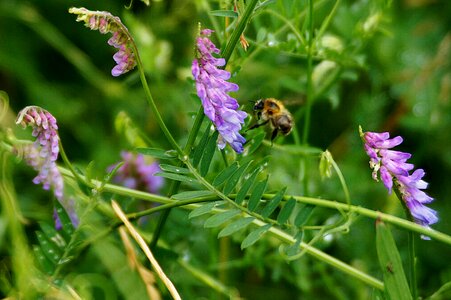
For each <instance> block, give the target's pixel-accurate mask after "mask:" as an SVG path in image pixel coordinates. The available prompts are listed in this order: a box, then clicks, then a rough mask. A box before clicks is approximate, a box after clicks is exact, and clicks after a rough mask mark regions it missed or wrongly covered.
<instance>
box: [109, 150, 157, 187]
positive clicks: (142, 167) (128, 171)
mask: <svg viewBox="0 0 451 300" xmlns="http://www.w3.org/2000/svg"><path fill="white" fill-rule="evenodd" d="M121 157H122V160H123V162H124V164H123V165H122V166H121V167H120V168H119V170H117V172H116V174H115V176H114V178H113V182H115V183H119V184H122V185H123V186H125V187H128V188H130V189H137V190H142V191H147V192H149V193H157V192H158V191H159V190H160V188H161V187H162V186H163V183H164V179H163V177H160V176H155V175H154V174H155V173H157V172H159V171H160V167H159V165H158V163H157V162H153V163H150V164H149V163H147V162H146V161H145V157H144V155H142V154H137V155H136V154H133V153H131V152H127V151H123V152H122V153H121ZM115 166H116V165H112V166H110V167H109V168H108V171H112V170H113V169H114V167H115Z"/></svg>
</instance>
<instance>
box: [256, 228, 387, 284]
mask: <svg viewBox="0 0 451 300" xmlns="http://www.w3.org/2000/svg"><path fill="white" fill-rule="evenodd" d="M254 223H255V224H257V225H258V226H264V225H266V224H265V223H263V222H261V221H258V220H255V221H254ZM269 232H270V233H271V234H272V235H274V236H276V237H277V238H278V239H280V240H282V241H284V242H286V243H289V244H294V243H295V242H296V240H295V239H294V238H293V237H292V236H291V235H288V234H287V233H285V232H283V231H282V230H280V229H278V228H275V227H271V228H270V229H269ZM299 247H300V248H301V249H302V250H304V251H305V252H306V253H308V254H310V255H311V256H313V257H315V258H317V259H318V260H320V261H322V262H325V263H327V264H330V265H331V266H333V267H335V268H337V269H339V270H340V271H342V272H344V273H346V274H348V275H351V276H353V277H354V278H357V279H359V280H361V281H363V282H365V283H366V284H368V285H370V286H372V287H374V288H376V289H379V290H384V284H383V283H382V282H381V281H380V280H378V279H376V278H374V277H372V276H370V275H368V274H366V273H363V272H362V271H360V270H357V269H355V268H353V267H352V266H350V265H348V264H346V263H344V262H342V261H341V260H338V259H336V258H335V257H333V256H330V255H329V254H326V253H324V252H322V251H320V250H318V249H316V248H314V247H312V246H310V245H308V244H307V243H304V242H301V244H300V246H299Z"/></svg>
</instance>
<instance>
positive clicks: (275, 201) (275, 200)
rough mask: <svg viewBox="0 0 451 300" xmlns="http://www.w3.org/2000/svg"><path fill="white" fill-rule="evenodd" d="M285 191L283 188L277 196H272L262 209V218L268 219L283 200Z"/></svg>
mask: <svg viewBox="0 0 451 300" xmlns="http://www.w3.org/2000/svg"><path fill="white" fill-rule="evenodd" d="M286 190H287V188H286V187H285V188H283V189H281V190H280V191H279V192H278V193H277V194H275V195H274V197H272V199H271V200H270V201H269V203H268V204H267V205H266V206H265V208H264V209H263V211H262V213H261V215H262V216H263V217H264V218H268V217H269V216H270V215H271V214H272V213H273V211H274V210H275V209H276V208H277V207H278V206H279V203H280V201H282V199H283V195H284V194H285V191H286Z"/></svg>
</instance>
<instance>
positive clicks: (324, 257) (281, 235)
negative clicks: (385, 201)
mask: <svg viewBox="0 0 451 300" xmlns="http://www.w3.org/2000/svg"><path fill="white" fill-rule="evenodd" d="M187 165H188V167H189V168H190V169H191V170H193V167H192V166H191V165H190V164H189V162H188V164H187ZM194 171H195V173H197V172H196V170H195V169H194ZM62 173H65V174H66V175H69V176H71V174H70V172H69V171H67V170H66V171H65V172H62ZM198 179H202V180H201V181H203V178H202V177H201V178H198ZM202 184H205V182H202ZM206 184H207V185H209V183H208V182H206ZM207 188H209V189H210V188H211V189H213V190H215V188H214V187H212V186H210V187H208V186H207ZM104 189H105V190H106V191H110V192H114V193H117V194H123V195H127V196H132V197H135V198H142V196H145V198H147V200H150V199H152V200H151V201H154V202H160V203H172V204H171V205H174V206H179V204H180V203H177V202H175V201H174V200H171V199H169V198H167V197H163V196H158V195H153V194H149V193H144V192H140V191H135V190H131V189H128V188H123V187H119V186H115V185H111V184H106V185H105V187H104ZM215 192H218V191H216V190H215ZM219 194H220V193H219ZM221 196H224V197H225V198H227V197H226V196H225V195H221ZM273 196H274V195H272V194H265V195H264V196H263V198H264V199H270V198H272V197H273ZM232 197H233V196H232ZM289 197H291V196H285V199H286V200H287V199H288V198H289ZM293 198H295V199H296V200H297V201H299V202H302V203H308V204H313V205H318V206H322V207H328V208H333V209H337V210H343V211H352V212H355V213H358V214H361V215H364V216H367V217H371V218H374V219H380V220H383V221H386V222H387V223H392V224H394V225H397V226H400V227H404V228H406V229H409V230H412V231H416V232H419V233H422V234H425V235H428V236H430V237H431V238H434V239H437V240H440V241H442V242H444V243H447V244H449V245H451V236H448V235H446V234H443V233H441V232H437V231H435V230H428V229H425V228H424V227H422V226H420V225H417V224H415V223H412V222H409V221H407V220H403V219H400V218H397V217H394V216H391V215H386V214H383V213H380V212H376V211H372V210H369V209H365V208H362V207H357V206H352V205H348V204H344V203H338V202H335V201H330V200H324V199H315V198H309V197H301V196H293ZM142 199H144V198H142ZM209 200H211V201H213V200H217V197H216V196H213V197H211V198H210V199H209V197H202V199H200V198H198V199H189V200H184V201H185V202H184V204H186V205H185V206H184V208H188V209H194V208H195V207H198V205H194V203H196V202H201V201H209ZM229 201H231V200H229ZM178 202H179V201H178ZM165 208H166V207H165ZM221 211H223V210H218V209H215V210H214V212H221ZM149 212H150V211H149ZM152 212H155V210H153V211H152ZM253 223H254V224H256V225H257V226H264V225H266V224H267V223H266V222H265V221H261V220H258V219H256V220H254V221H253ZM269 232H271V233H272V234H273V235H274V236H276V237H277V238H278V239H280V240H282V241H284V242H287V243H294V242H295V240H294V238H293V237H292V236H290V235H288V234H287V233H285V232H283V231H282V230H280V229H278V228H275V227H272V228H271V229H270V230H269ZM300 247H301V248H302V249H303V250H304V251H306V253H308V254H310V255H311V256H313V257H315V258H317V259H319V260H321V261H323V262H325V263H328V264H330V265H332V266H334V267H336V268H337V269H339V270H341V271H343V272H345V273H347V274H349V275H351V276H353V277H355V278H357V279H359V280H361V281H363V282H365V283H367V284H369V285H371V286H373V287H375V288H377V289H381V290H382V289H383V288H384V287H383V284H382V283H381V282H380V281H379V280H377V279H375V278H373V277H371V276H369V275H367V274H365V273H363V272H361V271H359V270H357V269H355V268H353V267H351V266H349V265H347V264H346V263H344V262H342V261H340V260H338V259H336V258H334V257H332V256H330V255H328V254H325V253H323V252H321V251H320V250H318V249H316V248H314V247H312V246H310V245H308V244H306V243H301V245H300Z"/></svg>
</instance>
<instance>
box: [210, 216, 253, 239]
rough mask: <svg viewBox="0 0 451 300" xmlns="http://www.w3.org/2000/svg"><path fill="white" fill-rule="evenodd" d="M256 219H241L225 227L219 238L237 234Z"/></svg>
mask: <svg viewBox="0 0 451 300" xmlns="http://www.w3.org/2000/svg"><path fill="white" fill-rule="evenodd" d="M254 220H255V218H254V217H247V218H239V219H237V220H235V221H233V222H232V223H230V224H228V225H227V226H226V227H224V228H223V229H222V230H221V231H220V232H219V234H218V238H220V237H224V236H228V235H231V234H234V233H235V232H237V231H239V230H241V229H243V228H245V227H246V226H248V225H249V224H251V223H252V221H254Z"/></svg>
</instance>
